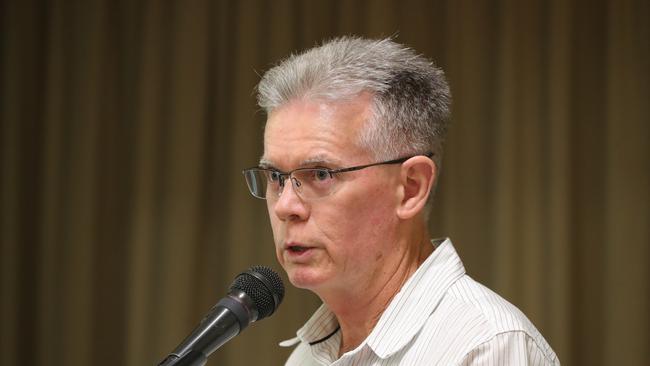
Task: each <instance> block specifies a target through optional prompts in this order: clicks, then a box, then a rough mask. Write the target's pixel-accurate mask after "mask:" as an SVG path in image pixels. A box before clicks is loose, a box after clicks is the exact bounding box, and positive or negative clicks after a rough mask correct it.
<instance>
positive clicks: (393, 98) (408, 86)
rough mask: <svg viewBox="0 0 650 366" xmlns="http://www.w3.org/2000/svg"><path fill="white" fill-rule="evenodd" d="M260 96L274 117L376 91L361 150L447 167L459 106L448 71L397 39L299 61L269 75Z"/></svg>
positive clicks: (327, 48) (347, 43)
mask: <svg viewBox="0 0 650 366" xmlns="http://www.w3.org/2000/svg"><path fill="white" fill-rule="evenodd" d="M257 91H258V98H257V100H258V104H259V105H260V107H261V108H263V109H264V110H265V111H266V112H267V114H269V113H271V112H272V111H273V110H274V109H276V108H278V107H280V106H282V105H285V104H287V103H288V102H290V101H292V100H294V99H299V98H304V99H307V100H313V101H325V102H337V101H344V100H350V99H352V98H354V97H355V96H357V95H359V94H360V93H362V92H370V93H371V94H372V95H373V96H374V98H373V106H372V108H373V113H372V117H371V120H372V121H368V122H372V123H367V127H366V128H365V129H364V130H363V131H361V135H360V137H359V138H360V141H359V143H360V144H361V146H362V147H366V148H368V149H369V150H370V151H371V152H372V153H373V155H375V157H376V158H378V159H386V160H388V159H395V158H399V157H404V156H408V155H415V154H424V153H427V152H432V153H433V154H434V156H433V160H434V162H435V163H436V166H438V167H440V162H441V158H442V150H443V144H444V140H445V136H446V134H447V126H448V123H449V115H450V111H449V109H450V106H451V95H450V92H449V86H448V85H447V81H446V80H445V76H444V73H443V71H442V70H441V69H439V68H437V67H435V66H434V65H433V63H432V62H431V61H429V60H427V59H426V58H425V57H423V56H421V55H418V54H416V53H415V52H414V51H413V50H412V49H410V48H408V47H406V46H403V45H401V44H398V43H396V42H394V41H393V40H392V39H390V38H387V39H381V40H370V39H363V38H358V37H341V38H336V39H333V40H331V41H328V42H325V43H323V44H322V45H320V46H317V47H314V48H312V49H309V50H306V51H304V52H302V53H299V54H294V55H291V56H289V57H288V58H287V59H285V60H283V61H281V62H280V63H279V64H278V65H277V66H275V67H273V68H271V69H270V70H269V71H267V72H266V73H265V74H264V76H263V77H262V80H261V81H260V83H259V85H258V86H257Z"/></svg>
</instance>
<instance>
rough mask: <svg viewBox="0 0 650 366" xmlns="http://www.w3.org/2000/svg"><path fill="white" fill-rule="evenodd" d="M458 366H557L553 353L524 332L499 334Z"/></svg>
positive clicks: (471, 353)
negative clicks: (541, 346)
mask: <svg viewBox="0 0 650 366" xmlns="http://www.w3.org/2000/svg"><path fill="white" fill-rule="evenodd" d="M459 365H460V366H509V365H524V366H548V365H553V366H559V365H560V361H559V360H558V358H557V356H555V353H553V352H552V351H550V352H549V350H544V349H543V348H540V346H539V345H538V344H537V343H536V342H535V340H534V339H533V338H532V337H530V336H529V335H528V334H526V333H525V332H506V333H500V334H497V335H496V336H494V337H493V338H491V339H490V340H489V341H487V342H484V343H481V344H480V345H478V346H477V347H476V348H474V349H472V350H471V351H470V352H469V353H467V355H465V357H464V358H463V360H462V361H461V362H460V364H459Z"/></svg>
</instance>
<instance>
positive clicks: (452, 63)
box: [0, 0, 650, 366]
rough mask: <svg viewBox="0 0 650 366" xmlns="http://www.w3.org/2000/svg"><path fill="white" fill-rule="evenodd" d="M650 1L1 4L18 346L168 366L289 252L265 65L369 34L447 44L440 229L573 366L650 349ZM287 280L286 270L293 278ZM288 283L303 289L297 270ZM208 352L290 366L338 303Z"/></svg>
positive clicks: (5, 210)
mask: <svg viewBox="0 0 650 366" xmlns="http://www.w3.org/2000/svg"><path fill="white" fill-rule="evenodd" d="M649 10H650V9H649V3H648V2H647V1H643V0H638V1H636V0H609V1H605V0H595V1H581V0H571V1H566V0H551V1H541V0H530V1H515V0H498V1H466V0H465V1H450V0H447V1H415V0H402V1H395V0H378V1H367V0H365V1H344V0H338V1H299V0H278V1H241V2H234V1H225V0H222V1H211V0H191V1H177V2H174V1H164V2H163V1H152V0H149V1H127V0H92V1H81V0H77V1H63V0H52V1H37V0H23V1H5V2H1V3H0V19H1V22H0V27H1V34H0V106H1V107H0V108H1V110H0V113H1V115H0V116H1V117H0V363H1V364H3V365H66V366H75V365H90V364H92V365H133V366H135V365H147V364H148V365H153V364H156V363H157V362H158V361H160V360H161V359H162V358H163V357H164V356H165V355H166V354H167V353H168V352H170V351H171V350H172V349H173V348H174V347H175V346H176V345H177V344H178V343H179V342H180V340H181V339H182V338H183V337H184V336H185V335H187V334H188V333H189V331H190V330H191V329H192V328H193V327H194V326H195V325H196V324H197V323H198V322H199V320H200V319H201V317H202V316H203V315H204V314H205V313H206V312H207V310H208V309H209V308H210V307H211V306H212V305H213V304H214V303H215V302H216V301H217V300H218V299H219V298H221V297H222V296H223V295H224V294H225V293H226V291H227V288H228V286H229V284H230V282H231V281H232V279H233V278H234V276H236V275H237V274H238V273H239V272H241V271H242V270H244V269H246V268H247V267H249V266H250V265H252V264H265V265H270V266H271V267H274V268H275V269H277V270H279V272H281V268H279V266H278V265H277V263H276V262H275V256H274V251H273V242H272V237H271V231H270V226H269V223H268V217H267V213H266V206H265V204H264V202H263V201H259V200H255V199H254V198H252V197H250V195H249V194H248V191H247V189H246V187H245V182H244V179H243V177H242V175H241V169H242V168H246V167H249V166H252V165H254V164H255V163H256V162H257V159H258V158H259V156H260V155H261V153H262V129H263V124H264V120H265V116H264V114H263V113H262V112H261V111H260V110H259V108H258V107H257V106H256V105H255V96H254V93H253V90H254V87H255V85H256V83H257V82H258V80H259V75H260V74H261V73H263V72H264V71H265V70H267V69H268V68H269V67H270V66H271V65H273V64H274V63H276V62H277V61H278V60H280V59H282V58H283V57H286V56H287V55H289V54H290V53H291V52H296V51H297V50H300V49H304V48H308V47H311V46H313V45H315V44H317V43H319V42H320V41H321V40H323V39H328V38H332V37H335V36H340V35H348V34H356V35H361V36H367V37H374V38H377V37H387V36H393V37H396V40H397V41H398V42H401V43H405V44H408V45H410V46H412V47H413V48H415V49H416V50H417V51H418V52H420V53H422V54H424V55H425V56H427V57H429V58H431V59H433V60H435V62H436V63H437V64H438V65H439V66H441V67H442V68H443V69H444V70H445V71H446V73H447V76H448V79H449V82H450V85H451V89H452V93H453V95H454V106H453V122H452V123H453V125H452V128H451V131H450V136H449V138H448V141H447V144H446V146H447V148H446V153H445V157H444V162H443V169H442V176H441V182H440V185H439V188H438V191H437V192H436V197H435V200H434V213H433V214H432V217H431V220H430V230H431V232H432V233H433V234H434V236H450V237H451V238H452V239H453V241H454V243H455V246H456V247H457V249H458V251H459V253H460V254H461V257H462V258H463V260H464V263H465V266H466V268H467V271H468V273H469V274H470V275H471V276H472V277H474V278H475V279H477V280H478V281H479V282H482V283H484V284H486V285H488V286H489V287H491V288H492V289H494V290H496V291H497V292H499V293H500V294H502V295H503V296H504V297H505V298H507V299H508V300H509V301H511V302H512V303H514V304H515V305H517V306H518V307H519V308H521V309H522V310H523V311H524V312H525V313H526V314H527V315H528V316H529V318H530V319H531V320H532V321H533V322H534V323H535V324H536V325H537V326H538V328H539V329H540V330H541V331H542V333H543V334H544V335H545V337H546V338H547V340H548V341H549V343H550V344H551V345H552V347H553V348H554V349H555V351H556V352H557V354H558V355H559V357H560V359H561V360H562V362H563V363H564V364H569V365H571V364H575V365H612V364H625V365H642V364H644V362H646V361H647V360H648V359H649V358H650V351H648V347H647V345H648V344H650V318H649V316H648V311H647V310H648V309H649V308H650V273H649V270H648V259H649V258H650V253H649V251H650V250H649V249H648V244H649V243H650V240H649V239H650V197H649V193H648V192H649V191H650V189H649V187H650V169H649V168H650V143H649V142H650V128H649V127H648V123H649V122H650V118H649V117H650V111H649V107H648V104H649V103H648V95H650V93H649V85H650V73H649V71H648V70H649V68H650V62H649V59H650V57H649V51H648V39H650V30H649V23H650V22H649V19H648V15H649V14H650V12H649ZM285 282H286V281H285ZM286 283H287V284H288V282H286ZM288 287H289V288H288V289H287V295H286V297H285V301H284V304H282V306H281V307H280V308H279V310H278V312H277V313H276V314H275V315H273V317H272V318H270V319H267V320H263V321H261V322H260V323H255V324H253V325H252V326H251V327H249V328H248V329H246V330H245V331H244V332H243V333H242V335H240V336H238V337H236V338H235V339H233V340H232V341H231V342H229V343H228V344H227V345H225V346H224V347H223V348H221V349H219V350H218V351H217V352H216V353H215V354H214V355H213V356H212V357H211V358H210V361H209V363H208V364H213V365H216V364H223V365H248V364H280V363H281V362H282V361H283V360H284V359H286V357H287V356H288V353H289V350H286V349H281V348H279V347H278V346H277V342H279V341H281V340H284V339H287V338H291V337H293V336H294V334H295V330H296V329H297V328H299V327H300V326H301V325H302V324H303V323H304V322H305V321H306V319H307V318H308V317H309V315H310V314H311V312H312V311H313V310H314V309H315V308H316V307H317V306H318V304H319V299H318V298H317V297H316V296H314V295H313V294H310V293H308V292H305V291H302V290H297V289H293V288H291V286H288Z"/></svg>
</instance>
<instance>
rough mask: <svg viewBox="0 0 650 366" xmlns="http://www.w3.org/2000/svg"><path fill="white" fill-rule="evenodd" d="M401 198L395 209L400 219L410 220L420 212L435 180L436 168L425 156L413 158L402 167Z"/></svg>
mask: <svg viewBox="0 0 650 366" xmlns="http://www.w3.org/2000/svg"><path fill="white" fill-rule="evenodd" d="M401 174H402V176H401V184H402V192H403V197H402V201H401V202H400V205H399V207H398V209H397V215H398V217H399V218H401V219H410V218H412V217H414V216H416V215H417V214H418V213H420V212H421V211H422V209H423V208H424V206H425V204H426V203H427V199H428V198H429V192H430V191H431V187H432V186H433V182H434V180H435V179H436V174H437V170H436V166H435V164H434V163H433V161H432V160H431V159H429V158H427V157H425V156H416V157H413V158H411V159H409V160H407V161H406V162H404V164H403V165H402V173H401Z"/></svg>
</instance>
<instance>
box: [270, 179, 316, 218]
mask: <svg viewBox="0 0 650 366" xmlns="http://www.w3.org/2000/svg"><path fill="white" fill-rule="evenodd" d="M299 183H300V182H297V181H294V180H293V179H292V178H290V177H288V178H287V180H285V182H284V187H283V188H282V190H281V191H280V195H279V196H278V198H277V200H276V201H275V203H274V204H273V212H274V214H275V215H276V216H277V217H278V218H279V219H280V220H282V221H287V220H292V221H293V220H306V219H307V218H308V217H309V207H308V206H307V205H306V204H305V202H303V200H302V199H301V198H300V196H298V193H297V192H296V184H299Z"/></svg>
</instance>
